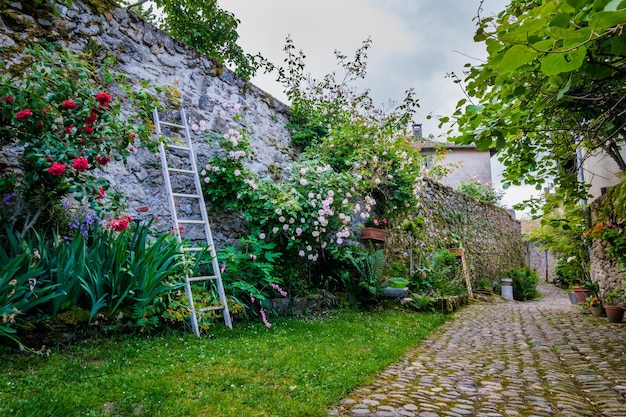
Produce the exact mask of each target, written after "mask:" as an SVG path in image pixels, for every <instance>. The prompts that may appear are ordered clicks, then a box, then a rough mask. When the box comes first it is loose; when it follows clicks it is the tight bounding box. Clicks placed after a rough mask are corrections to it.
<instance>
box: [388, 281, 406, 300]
mask: <svg viewBox="0 0 626 417" xmlns="http://www.w3.org/2000/svg"><path fill="white" fill-rule="evenodd" d="M408 292H409V280H408V279H406V278H402V277H391V278H387V280H386V281H385V282H384V283H383V295H385V296H386V297H390V298H401V297H404V296H406V295H407V293H408Z"/></svg>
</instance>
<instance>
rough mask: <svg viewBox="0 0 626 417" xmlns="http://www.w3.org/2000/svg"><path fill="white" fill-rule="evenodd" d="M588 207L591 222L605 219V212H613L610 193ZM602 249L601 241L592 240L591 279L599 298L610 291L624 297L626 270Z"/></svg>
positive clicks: (625, 297) (625, 295)
mask: <svg viewBox="0 0 626 417" xmlns="http://www.w3.org/2000/svg"><path fill="white" fill-rule="evenodd" d="M590 209H591V224H594V225H595V224H597V223H598V222H600V221H606V218H605V216H606V213H612V212H613V207H612V204H611V201H610V193H609V194H604V195H602V196H600V197H599V198H597V199H596V200H595V201H594V202H593V203H592V204H591V206H590ZM604 250H605V248H604V246H603V242H602V241H600V240H594V241H593V244H592V245H591V253H590V263H591V280H592V281H593V282H597V283H598V284H599V287H600V299H602V298H603V297H604V295H605V294H606V293H607V292H611V291H618V292H621V293H622V298H624V299H626V271H624V269H623V268H620V267H619V266H618V265H617V262H616V261H614V260H610V259H608V258H607V257H606V256H605V254H604Z"/></svg>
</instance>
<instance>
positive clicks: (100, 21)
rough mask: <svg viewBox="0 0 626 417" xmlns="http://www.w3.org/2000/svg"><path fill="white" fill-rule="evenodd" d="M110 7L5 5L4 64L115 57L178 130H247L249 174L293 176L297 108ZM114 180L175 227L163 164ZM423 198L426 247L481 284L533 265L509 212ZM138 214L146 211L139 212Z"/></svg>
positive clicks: (449, 197)
mask: <svg viewBox="0 0 626 417" xmlns="http://www.w3.org/2000/svg"><path fill="white" fill-rule="evenodd" d="M94 4H95V5H96V6H97V8H96V6H94ZM107 4H108V3H107V2H105V1H100V2H97V3H96V2H95V1H93V0H92V1H89V2H88V3H85V2H81V1H74V2H73V5H72V7H71V8H66V7H63V6H59V13H58V16H54V15H52V14H51V13H49V12H46V11H45V10H42V9H41V7H38V6H35V5H34V3H29V2H12V3H9V4H6V3H4V2H0V43H1V45H3V46H7V47H8V53H7V51H5V52H3V53H2V56H1V57H0V59H3V60H5V61H7V62H8V63H10V62H11V61H12V60H14V59H16V56H19V54H20V53H21V51H23V47H24V45H26V44H28V43H30V42H32V41H33V40H35V39H37V38H45V39H47V40H50V41H58V42H60V43H61V44H63V45H64V46H65V47H67V48H71V49H73V50H76V51H82V50H84V49H85V48H90V49H92V50H94V49H99V48H101V49H102V50H103V51H109V52H111V53H113V54H114V55H115V56H116V57H117V59H118V69H119V70H120V71H121V72H124V73H126V74H128V75H129V77H130V79H131V82H132V83H134V84H139V83H140V82H141V81H148V82H151V83H154V84H156V85H159V86H161V87H164V91H166V93H163V94H162V95H161V100H162V101H163V103H165V104H167V105H169V106H170V108H169V111H168V112H167V114H164V115H162V119H163V120H170V121H176V117H177V113H176V111H174V110H175V108H176V107H184V108H186V109H187V110H188V116H189V118H190V119H191V122H198V121H200V120H204V121H206V123H207V127H208V130H209V131H210V132H213V133H216V134H222V133H224V132H225V131H226V130H227V129H228V128H229V127H235V128H237V127H239V128H240V127H244V126H245V127H246V128H247V129H248V130H249V131H250V133H251V135H252V136H253V138H254V141H253V143H252V154H253V156H254V157H253V161H252V162H250V163H249V166H248V168H250V169H251V170H252V171H253V172H255V173H258V174H260V175H262V176H264V175H269V174H270V173H271V172H274V171H276V170H282V171H283V172H288V170H289V167H290V164H291V163H292V162H293V160H294V158H295V156H296V152H295V150H294V148H293V146H292V143H291V140H290V136H289V132H288V131H287V129H286V128H285V125H286V123H287V121H288V108H287V107H286V106H285V105H284V104H282V103H280V102H279V101H277V100H275V99H274V98H273V97H271V96H270V95H268V94H267V93H265V92H263V91H261V90H260V89H258V88H257V87H255V86H254V85H252V84H250V83H248V82H246V81H244V80H241V79H239V78H237V77H236V76H235V75H234V74H233V73H232V72H231V71H229V70H228V69H225V68H223V67H222V66H221V65H219V64H218V63H217V62H216V61H214V60H212V59H209V58H207V57H205V56H202V55H200V54H198V53H196V52H194V51H193V50H191V49H190V48H188V47H186V46H185V45H183V44H181V43H179V42H177V41H176V40H174V39H172V38H171V37H169V36H168V35H166V34H165V33H163V32H161V31H160V30H158V29H155V28H154V27H152V26H150V25H149V24H147V23H145V22H144V21H143V20H142V19H141V18H140V17H139V16H137V15H136V14H134V13H132V12H129V11H127V10H126V9H123V8H118V7H115V6H110V5H109V6H107ZM168 91H169V93H170V94H169V96H168V94H167V92H168ZM172 91H176V92H177V93H178V94H177V95H179V96H180V99H179V100H175V101H174V102H173V101H172V97H171V95H172V94H171V93H172ZM234 105H239V106H241V108H242V109H243V113H244V119H243V121H238V120H234V118H233V116H232V113H231V112H229V111H228V110H229V109H230V108H232V107H233V106H234ZM146 116H147V117H151V116H150V115H146ZM194 139H195V140H196V143H197V151H198V160H199V161H200V162H202V161H203V160H205V159H207V158H208V157H209V156H210V155H211V152H212V150H211V149H210V148H209V147H208V146H206V143H205V141H204V140H203V139H202V137H200V136H195V138H194ZM15 153H16V150H15V149H14V148H12V149H8V148H6V149H2V150H0V159H1V160H2V161H3V162H4V163H7V164H8V165H9V166H11V165H13V166H15V164H16V160H15ZM106 176H107V177H108V179H109V180H110V181H111V183H112V185H113V188H114V189H115V190H117V191H121V192H124V193H126V194H127V195H128V198H129V199H128V205H129V214H131V215H133V216H134V217H137V218H140V219H142V218H145V219H154V220H155V224H156V226H157V227H158V228H160V229H161V230H164V229H165V230H167V229H168V228H170V227H171V220H170V217H169V207H168V203H167V197H166V191H165V187H164V185H163V178H162V174H161V168H160V162H159V160H158V156H157V155H155V154H151V153H150V152H149V151H148V150H146V149H141V148H140V149H138V150H137V152H136V153H135V154H133V155H132V156H131V157H130V158H129V159H128V163H127V164H126V165H121V164H109V165H107V173H106ZM422 196H423V207H422V211H421V212H419V213H415V215H416V216H424V217H425V218H426V222H425V225H424V227H425V232H426V233H425V236H426V239H425V241H423V242H420V245H423V246H424V247H426V246H429V245H436V244H437V241H438V239H442V238H444V237H446V236H448V235H450V234H451V233H454V234H456V235H459V236H463V237H464V242H463V244H464V246H465V248H466V252H467V258H468V262H469V265H470V273H471V275H472V277H473V278H482V277H487V278H490V279H493V280H497V279H498V278H499V277H500V275H501V273H502V272H503V271H505V270H506V269H509V268H511V267H516V266H521V265H523V264H524V250H523V244H522V241H521V234H520V225H519V222H517V221H515V220H514V219H513V218H512V217H511V215H510V214H509V213H508V212H507V211H505V210H503V209H500V208H497V207H494V206H493V205H490V204H486V203H482V202H479V201H477V200H475V199H473V198H471V197H468V196H465V195H462V194H458V193H456V192H454V190H452V189H451V188H449V187H446V186H443V185H441V184H439V183H436V182H434V181H429V180H426V181H425V185H424V187H423V188H422ZM138 208H140V209H142V210H140V211H137V209H138ZM146 208H147V211H143V209H146ZM209 216H210V218H211V220H212V228H213V234H214V238H215V240H216V243H217V244H218V245H221V244H224V243H227V242H229V241H230V240H231V239H233V238H236V237H238V236H241V235H242V234H244V233H245V227H244V221H243V219H241V217H240V216H238V215H237V214H234V213H225V214H221V215H220V216H217V215H216V214H215V213H209ZM386 247H387V250H388V252H389V253H390V254H392V255H394V256H396V257H401V258H402V257H404V259H406V256H407V253H408V243H407V240H406V237H405V236H404V237H403V235H402V234H401V233H400V232H399V231H398V232H397V233H394V231H391V233H390V237H389V241H388V243H387V246H386Z"/></svg>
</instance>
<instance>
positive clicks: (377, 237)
mask: <svg viewBox="0 0 626 417" xmlns="http://www.w3.org/2000/svg"><path fill="white" fill-rule="evenodd" d="M386 226H387V219H385V218H382V219H374V218H371V219H367V220H366V221H365V223H363V228H362V229H361V239H368V240H373V241H377V242H385V241H386V240H387V231H386V230H385V227H386Z"/></svg>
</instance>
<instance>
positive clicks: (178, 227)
mask: <svg viewBox="0 0 626 417" xmlns="http://www.w3.org/2000/svg"><path fill="white" fill-rule="evenodd" d="M153 117H154V127H155V131H156V133H157V135H158V136H159V138H163V137H166V138H167V139H169V140H168V144H167V145H165V144H164V141H163V140H159V153H160V156H161V166H162V168H163V179H164V182H165V187H166V188H167V195H168V200H169V204H170V211H171V214H172V221H173V223H174V233H175V234H176V237H177V239H178V241H179V242H183V239H182V235H183V234H184V232H185V230H186V228H185V226H187V227H198V228H199V227H200V226H202V227H201V228H203V229H204V238H203V239H202V240H206V244H207V248H208V251H209V255H210V256H211V266H212V275H201V276H194V271H192V270H191V269H188V268H187V267H186V269H185V292H186V294H187V299H188V300H189V307H190V310H191V326H192V329H193V332H194V334H195V335H196V336H200V329H199V327H198V314H199V313H202V312H205V311H217V310H222V314H223V316H224V323H225V324H226V325H227V326H228V327H229V328H231V329H232V327H233V324H232V320H231V317H230V312H229V310H228V302H227V299H226V294H225V292H224V284H223V283H222V276H221V273H220V272H221V271H220V267H219V262H218V260H217V255H216V253H215V245H214V244H213V235H212V233H211V226H210V224H209V217H208V215H207V211H206V206H205V203H204V197H203V196H202V186H201V183H200V177H199V175H198V165H197V163H196V156H195V152H194V150H193V143H192V141H191V135H190V133H189V124H188V122H187V115H186V114H185V110H184V109H181V110H180V119H181V121H182V122H181V123H182V124H175V123H168V122H162V121H160V119H159V112H158V111H157V110H156V109H154V112H153ZM162 127H164V128H168V129H171V130H173V131H177V132H178V133H179V134H180V137H178V136H177V137H174V136H171V135H167V134H164V133H163V132H162V130H161V128H162ZM172 152H178V155H180V154H183V155H187V157H188V159H187V158H184V157H179V160H184V162H185V164H187V162H188V165H187V166H183V167H181V166H180V165H181V164H179V166H178V167H176V168H172V167H170V159H172V155H171V153H172ZM168 155H169V156H170V158H168ZM174 165H175V164H174ZM172 174H174V175H177V176H180V177H182V179H183V180H186V181H187V182H188V181H189V179H190V177H193V183H194V189H195V190H194V191H193V192H191V193H187V192H178V191H179V190H176V191H175V190H174V189H173V187H172ZM181 201H194V202H195V206H199V212H200V217H201V218H200V219H198V218H197V214H196V216H195V217H196V218H193V217H194V216H192V217H188V218H181V217H182V216H181V217H179V213H178V212H179V210H178V206H179V205H180V202H181ZM181 250H182V252H183V256H184V255H185V253H188V252H201V251H204V250H205V248H201V247H197V246H188V245H183V246H182V248H181ZM199 281H213V282H214V283H215V285H216V287H217V292H218V295H219V301H220V304H219V305H215V306H209V307H204V308H200V309H197V310H196V308H195V305H194V301H193V295H192V292H191V284H192V283H193V282H199Z"/></svg>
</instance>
